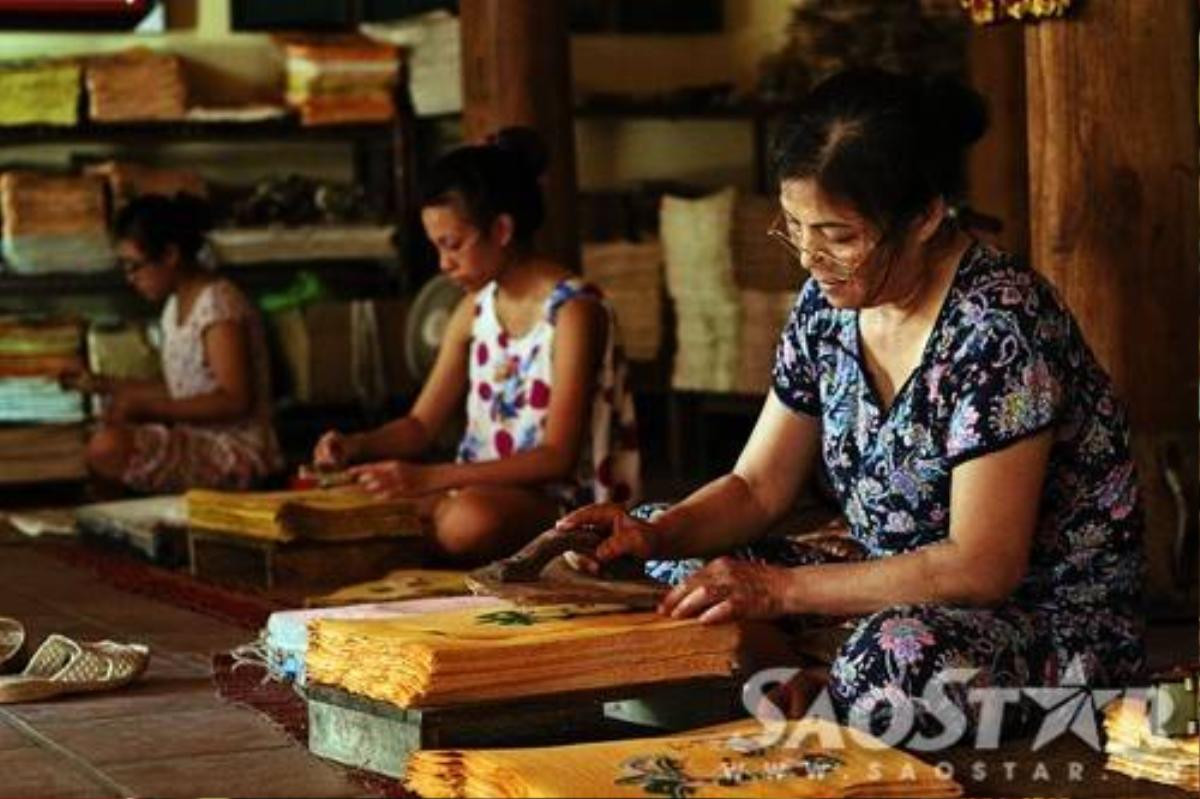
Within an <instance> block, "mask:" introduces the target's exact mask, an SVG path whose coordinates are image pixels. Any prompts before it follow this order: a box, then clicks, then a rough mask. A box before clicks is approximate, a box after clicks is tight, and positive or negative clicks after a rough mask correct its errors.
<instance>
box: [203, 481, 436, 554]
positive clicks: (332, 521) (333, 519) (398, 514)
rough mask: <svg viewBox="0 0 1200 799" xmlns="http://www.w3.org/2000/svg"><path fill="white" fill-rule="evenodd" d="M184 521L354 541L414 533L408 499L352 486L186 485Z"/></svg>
mask: <svg viewBox="0 0 1200 799" xmlns="http://www.w3.org/2000/svg"><path fill="white" fill-rule="evenodd" d="M186 499H187V512H188V525H189V526H190V527H196V528H201V529H204V530H214V531H217V532H222V533H228V534H230V535H236V536H242V537H245V538H257V539H265V540H268V541H291V540H293V539H297V538H304V539H311V540H317V541H357V540H362V539H365V538H380V537H387V536H417V535H420V534H421V520H420V518H419V517H418V516H417V509H416V504H415V503H413V502H412V501H409V500H380V499H376V498H375V497H373V496H371V495H370V494H368V493H367V492H365V491H363V490H362V489H360V488H358V487H356V486H343V487H339V488H330V489H315V490H311V491H267V492H245V493H237V492H231V491H200V490H197V491H189V492H188V493H187V495H186Z"/></svg>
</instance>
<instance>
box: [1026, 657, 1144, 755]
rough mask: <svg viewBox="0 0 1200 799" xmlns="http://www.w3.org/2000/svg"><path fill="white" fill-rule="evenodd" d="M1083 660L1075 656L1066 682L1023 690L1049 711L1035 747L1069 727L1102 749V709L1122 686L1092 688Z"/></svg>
mask: <svg viewBox="0 0 1200 799" xmlns="http://www.w3.org/2000/svg"><path fill="white" fill-rule="evenodd" d="M1084 674H1085V671H1084V668H1083V662H1082V661H1081V660H1080V659H1079V658H1075V659H1074V660H1072V661H1071V663H1070V664H1069V665H1068V666H1067V670H1066V672H1065V673H1064V674H1063V680H1062V682H1063V684H1062V685H1061V686H1059V687H1057V688H1026V689H1024V691H1023V693H1024V694H1025V695H1026V696H1028V697H1029V698H1030V699H1032V700H1033V701H1034V702H1036V703H1037V704H1038V706H1039V707H1041V708H1042V709H1044V710H1046V711H1048V712H1047V713H1046V715H1045V717H1044V718H1043V719H1042V724H1041V727H1040V728H1039V729H1038V732H1037V735H1036V736H1035V737H1034V739H1033V751H1035V752H1036V751H1038V750H1039V749H1041V748H1042V747H1044V746H1046V745H1047V744H1049V743H1050V742H1051V741H1054V740H1056V739H1057V738H1060V737H1062V736H1063V735H1064V734H1065V733H1067V732H1068V731H1069V732H1071V733H1073V734H1074V735H1075V737H1076V738H1078V739H1079V740H1081V741H1083V742H1084V743H1086V744H1087V745H1088V746H1090V747H1091V748H1092V750H1093V751H1095V752H1099V751H1100V750H1101V743H1100V725H1099V723H1098V721H1097V720H1098V719H1099V717H1100V714H1101V711H1103V709H1104V708H1105V706H1107V705H1108V703H1109V702H1112V701H1113V700H1114V699H1116V698H1117V697H1119V696H1121V694H1122V691H1121V690H1119V689H1089V688H1088V687H1087V684H1086V678H1085V676H1084Z"/></svg>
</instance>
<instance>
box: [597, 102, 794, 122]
mask: <svg viewBox="0 0 1200 799" xmlns="http://www.w3.org/2000/svg"><path fill="white" fill-rule="evenodd" d="M787 109H788V106H785V105H775V104H738V105H713V106H707V107H705V106H684V105H669V104H663V103H638V102H629V103H624V102H621V103H618V102H603V103H589V104H587V105H584V106H580V107H578V108H576V109H575V116H576V117H577V118H579V119H712V120H721V119H750V120H757V119H770V118H772V117H775V116H778V115H780V114H782V113H784V112H786V111H787Z"/></svg>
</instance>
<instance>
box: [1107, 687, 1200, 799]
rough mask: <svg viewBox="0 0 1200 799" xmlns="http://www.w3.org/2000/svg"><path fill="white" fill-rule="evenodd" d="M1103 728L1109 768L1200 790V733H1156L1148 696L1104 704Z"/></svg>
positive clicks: (1193, 791)
mask: <svg viewBox="0 0 1200 799" xmlns="http://www.w3.org/2000/svg"><path fill="white" fill-rule="evenodd" d="M1104 732H1105V736H1106V738H1107V740H1106V742H1105V745H1104V751H1105V753H1106V754H1107V755H1108V762H1107V763H1106V764H1105V767H1106V768H1108V769H1109V770H1111V771H1116V772H1119V773H1121V774H1125V775H1126V776H1129V777H1134V778H1137V779H1143V780H1152V781H1154V782H1160V783H1163V784H1166V785H1175V786H1177V787H1180V788H1186V789H1187V790H1189V791H1191V792H1192V793H1196V792H1197V791H1200V736H1196V735H1191V736H1186V737H1180V738H1168V737H1166V736H1164V735H1156V734H1155V733H1154V732H1153V731H1152V730H1151V729H1150V716H1149V713H1148V708H1147V704H1146V702H1145V700H1142V699H1133V698H1124V699H1120V700H1118V701H1116V702H1114V703H1113V704H1111V705H1109V706H1108V707H1107V708H1105V711H1104Z"/></svg>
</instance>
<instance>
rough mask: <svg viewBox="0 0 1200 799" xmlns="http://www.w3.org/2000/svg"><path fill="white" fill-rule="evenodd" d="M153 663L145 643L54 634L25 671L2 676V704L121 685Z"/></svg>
mask: <svg viewBox="0 0 1200 799" xmlns="http://www.w3.org/2000/svg"><path fill="white" fill-rule="evenodd" d="M149 662H150V650H149V649H148V648H147V647H145V646H143V645H141V644H118V643H114V642H112V641H97V642H95V643H84V644H81V643H77V642H75V641H72V640H71V639H70V638H67V637H66V636H63V635H51V636H50V637H48V638H47V639H46V640H45V641H44V642H43V643H42V645H41V646H40V647H38V649H37V651H36V652H34V653H33V657H31V658H30V659H29V664H28V665H27V666H25V670H24V671H22V672H21V673H20V674H18V675H15V676H12V677H0V704H8V703H12V702H34V701H37V700H39V699H48V698H50V697H53V696H60V695H62V694H75V693H85V692H89V691H107V690H110V689H112V688H120V687H121V686H124V685H128V684H129V683H131V682H133V681H134V680H136V679H137V678H138V677H140V676H141V675H142V672H144V671H145V670H146V666H147V665H148V664H149Z"/></svg>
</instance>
